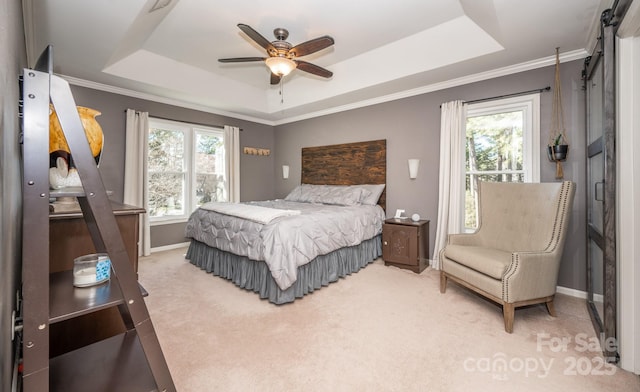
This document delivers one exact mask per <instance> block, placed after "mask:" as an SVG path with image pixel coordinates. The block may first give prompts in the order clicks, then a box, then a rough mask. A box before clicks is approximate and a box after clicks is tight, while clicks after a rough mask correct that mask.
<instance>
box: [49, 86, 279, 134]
mask: <svg viewBox="0 0 640 392" xmlns="http://www.w3.org/2000/svg"><path fill="white" fill-rule="evenodd" d="M58 76H60V77H61V78H63V79H64V80H66V81H67V82H69V84H73V85H74V86H80V87H86V88H90V89H94V90H100V91H104V92H108V93H113V94H120V95H125V96H127V97H132V98H139V99H144V100H147V101H152V102H158V103H164V104H167V105H173V106H179V107H182V108H185V109H193V110H198V111H201V112H206V113H212V114H217V115H220V116H226V117H232V118H235V119H238V120H246V121H252V122H255V123H259V124H265V125H270V126H274V125H276V124H275V122H273V121H270V120H265V119H263V118H258V117H253V116H247V115H244V114H240V113H235V112H227V111H224V110H219V109H216V108H212V107H211V106H206V105H198V104H194V103H191V102H186V101H181V100H179V99H172V98H166V97H160V96H157V95H154V94H148V93H142V92H139V91H134V90H130V89H126V88H121V87H115V86H111V85H108V84H103V83H97V82H92V81H90V80H85V79H79V78H74V77H73V76H67V75H58Z"/></svg>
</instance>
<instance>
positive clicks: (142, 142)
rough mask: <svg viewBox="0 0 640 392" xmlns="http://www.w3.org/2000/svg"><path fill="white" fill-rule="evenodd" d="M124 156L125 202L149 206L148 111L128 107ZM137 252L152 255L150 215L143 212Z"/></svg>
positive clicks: (143, 206) (141, 254)
mask: <svg viewBox="0 0 640 392" xmlns="http://www.w3.org/2000/svg"><path fill="white" fill-rule="evenodd" d="M125 132H126V135H125V142H126V145H125V157H124V200H123V201H124V203H125V204H130V205H134V206H137V207H142V208H144V209H145V211H148V209H149V203H148V199H147V192H148V185H147V174H146V173H147V155H148V149H149V146H148V138H149V113H147V112H137V111H135V110H132V109H127V122H126V130H125ZM138 254H139V255H140V256H148V255H150V254H151V239H150V229H149V216H148V214H147V213H144V214H140V236H139V242H138Z"/></svg>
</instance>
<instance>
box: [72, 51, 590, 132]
mask: <svg viewBox="0 0 640 392" xmlns="http://www.w3.org/2000/svg"><path fill="white" fill-rule="evenodd" d="M588 55H589V54H588V52H587V51H586V50H585V49H579V50H573V51H570V52H565V53H562V54H561V55H560V62H561V63H564V62H568V61H574V60H579V59H583V58H585V57H587V56H588ZM555 61H556V59H555V55H553V56H549V57H544V58H541V59H537V60H532V61H527V62H524V63H520V64H515V65H511V66H508V67H502V68H497V69H494V70H491V71H486V72H480V73H477V74H473V75H468V76H464V77H461V78H456V79H451V80H447V81H444V82H440V83H433V84H430V85H426V86H421V87H417V88H414V89H410V90H405V91H401V92H398V93H393V94H388V95H383V96H380V97H376V98H372V99H367V100H363V101H358V102H354V103H350V104H347V105H341V106H336V107H333V108H329V109H326V110H320V111H315V112H311V113H307V114H303V115H300V116H293V117H287V118H283V119H281V120H277V121H272V120H267V119H264V118H259V117H254V116H247V115H243V114H239V113H235V112H227V111H223V110H219V109H216V108H213V107H210V106H205V105H198V104H193V103H189V102H185V101H181V100H177V99H171V98H165V97H159V96H157V95H153V94H147V93H141V92H138V91H134V90H129V89H125V88H121V87H114V86H110V85H107V84H102V83H97V82H92V81H88V80H84V79H79V78H74V77H71V76H65V75H59V76H60V77H62V78H64V79H65V80H67V81H68V82H69V83H70V84H73V85H76V86H81V87H87V88H91V89H94V90H100V91H105V92H110V93H114V94H120V95H125V96H129V97H133V98H139V99H144V100H148V101H153V102H159V103H164V104H168V105H173V106H179V107H183V108H187V109H193V110H199V111H202V112H206V113H212V114H217V115H220V116H226V117H232V118H236V119H239V120H246V121H251V122H255V123H259V124H265V125H270V126H278V125H283V124H288V123H292V122H296V121H302V120H308V119H311V118H315V117H322V116H327V115H330V114H334V113H340V112H344V111H348V110H353V109H359V108H362V107H366V106H371V105H377V104H380V103H385V102H390V101H395V100H398V99H403V98H409V97H413V96H416V95H421V94H427V93H431V92H434V91H439V90H445V89H448V88H453V87H458V86H462V85H465V84H470V83H475V82H480V81H484V80H489V79H493V78H497V77H501V76H507V75H511V74H514V73H519V72H524V71H529V70H533V69H537V68H542V67H547V66H550V65H554V64H555Z"/></svg>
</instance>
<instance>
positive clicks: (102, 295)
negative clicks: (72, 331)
mask: <svg viewBox="0 0 640 392" xmlns="http://www.w3.org/2000/svg"><path fill="white" fill-rule="evenodd" d="M49 287H50V288H51V291H50V295H49V322H50V323H56V322H59V321H63V320H66V319H70V318H73V317H78V316H81V315H83V314H87V313H91V312H96V311H98V310H101V309H106V308H109V307H112V306H117V305H120V304H122V303H123V302H124V301H123V299H122V294H121V292H120V287H119V286H118V284H117V283H116V282H115V279H110V280H108V281H107V282H105V283H102V284H100V285H97V286H92V287H74V286H73V271H62V272H56V273H53V274H51V275H49Z"/></svg>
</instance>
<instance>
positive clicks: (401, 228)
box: [382, 218, 429, 273]
mask: <svg viewBox="0 0 640 392" xmlns="http://www.w3.org/2000/svg"><path fill="white" fill-rule="evenodd" d="M428 254H429V221H428V220H420V221H417V222H414V221H412V220H411V219H396V218H391V219H387V220H386V221H385V222H384V225H383V226H382V259H383V260H384V264H385V265H393V266H395V267H399V268H405V269H409V270H411V271H413V272H415V273H420V272H422V271H424V269H425V268H426V267H427V266H428V265H429V260H428Z"/></svg>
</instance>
